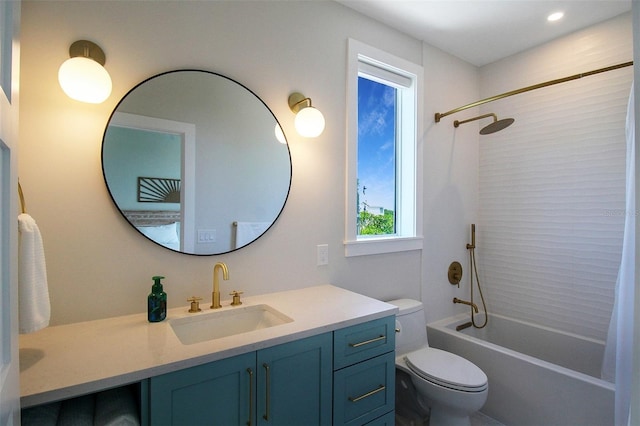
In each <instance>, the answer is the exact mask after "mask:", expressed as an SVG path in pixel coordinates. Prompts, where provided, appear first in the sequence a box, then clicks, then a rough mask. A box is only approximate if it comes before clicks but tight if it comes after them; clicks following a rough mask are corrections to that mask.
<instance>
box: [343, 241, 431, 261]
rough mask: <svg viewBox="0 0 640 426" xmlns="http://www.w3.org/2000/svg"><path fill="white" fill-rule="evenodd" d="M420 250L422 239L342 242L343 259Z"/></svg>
mask: <svg viewBox="0 0 640 426" xmlns="http://www.w3.org/2000/svg"><path fill="white" fill-rule="evenodd" d="M411 250H422V237H406V238H402V237H389V238H376V239H370V240H357V241H353V240H352V241H345V242H344V255H345V257H353V256H368V255H372V254H384V253H396V252H401V251H411Z"/></svg>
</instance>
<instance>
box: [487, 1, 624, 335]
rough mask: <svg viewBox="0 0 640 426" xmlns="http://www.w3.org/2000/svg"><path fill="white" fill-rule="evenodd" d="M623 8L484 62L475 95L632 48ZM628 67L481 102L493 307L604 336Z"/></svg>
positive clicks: (614, 60) (604, 61)
mask: <svg viewBox="0 0 640 426" xmlns="http://www.w3.org/2000/svg"><path fill="white" fill-rule="evenodd" d="M631 31H632V24H631V14H630V13H627V14H624V15H621V16H619V17H616V18H614V19H611V20H608V21H606V22H603V23H601V24H598V25H595V26H593V27H591V28H588V29H586V30H583V31H579V32H576V33H574V34H571V35H568V36H566V37H563V38H561V39H558V40H556V41H554V42H551V43H548V44H546V45H543V46H540V47H538V48H535V49H531V50H529V51H526V52H523V53H520V54H518V55H514V56H512V57H510V58H506V59H504V60H501V61H498V62H496V63H493V64H490V65H487V66H485V67H482V68H481V70H480V83H481V84H480V87H481V91H482V97H489V96H492V95H496V94H499V93H504V92H507V91H510V90H514V89H517V88H519V87H525V86H528V85H532V84H536V83H541V82H544V81H548V80H552V79H558V78H562V77H566V76H570V75H574V74H578V73H583V72H586V71H591V70H595V69H598V68H602V67H607V66H611V65H615V64H619V63H624V62H627V61H630V60H632V55H633V43H632V35H631ZM632 78H633V68H632V67H626V68H623V69H619V70H616V71H611V72H607V73H602V74H598V75H594V76H589V77H584V78H582V79H579V80H574V81H570V82H566V83H562V84H558V85H554V86H552V87H547V88H543V89H538V90H536V91H532V92H527V93H523V94H520V95H516V96H512V97H509V98H506V99H503V100H500V101H496V102H493V103H491V104H486V105H484V106H483V107H482V108H481V109H482V110H483V112H487V113H488V112H495V113H496V114H498V116H499V117H514V118H515V119H516V122H515V124H514V125H513V126H511V127H510V128H508V129H506V130H504V131H502V132H500V133H496V134H494V135H490V136H484V137H482V141H481V148H480V156H479V159H480V160H479V161H480V178H479V182H480V184H479V185H480V200H479V221H480V224H481V227H480V228H479V229H478V264H479V267H480V270H481V271H482V272H481V278H483V284H484V289H485V291H486V292H485V295H486V296H487V299H488V300H489V310H490V312H495V313H501V314H504V315H507V316H510V317H515V318H519V319H522V320H525V321H531V322H534V323H537V324H542V325H545V326H549V327H552V328H555V329H560V330H565V331H568V332H574V333H577V334H580V335H583V336H588V337H592V338H596V339H601V340H603V339H606V333H607V330H608V325H609V320H610V317H611V309H612V305H613V296H614V288H615V283H616V277H617V274H618V268H619V264H620V253H621V247H622V235H623V227H624V218H625V217H624V216H625V215H624V210H625V204H624V203H625V201H624V199H625V190H624V188H625V155H626V139H625V130H624V129H625V120H626V114H627V104H628V98H629V91H630V88H631V81H632Z"/></svg>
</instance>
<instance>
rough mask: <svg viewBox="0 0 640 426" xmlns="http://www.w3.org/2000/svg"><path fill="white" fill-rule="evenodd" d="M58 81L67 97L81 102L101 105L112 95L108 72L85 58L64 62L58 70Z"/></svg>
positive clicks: (77, 57) (75, 58)
mask: <svg viewBox="0 0 640 426" xmlns="http://www.w3.org/2000/svg"><path fill="white" fill-rule="evenodd" d="M58 81H59V82H60V86H61V87H62V90H64V93H66V94H67V96H69V97H70V98H71V99H75V100H77V101H80V102H87V103H91V104H99V103H101V102H104V101H105V100H106V99H107V98H108V97H109V95H110V94H111V77H110V76H109V73H108V72H107V70H106V69H104V67H103V66H102V65H100V64H99V63H98V62H96V61H94V60H93V59H89V58H86V57H83V56H76V57H74V58H70V59H67V60H66V61H64V63H63V64H62V65H61V66H60V69H59V70H58Z"/></svg>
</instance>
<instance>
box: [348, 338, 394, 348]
mask: <svg viewBox="0 0 640 426" xmlns="http://www.w3.org/2000/svg"><path fill="white" fill-rule="evenodd" d="M386 338H387V336H385V335H381V336H380V337H376V338H375V339H371V340H365V341H364V342H360V343H349V346H351V347H352V348H357V347H359V346H364V345H368V344H369V343H374V342H379V341H380V340H384V339H386Z"/></svg>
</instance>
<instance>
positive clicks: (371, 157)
mask: <svg viewBox="0 0 640 426" xmlns="http://www.w3.org/2000/svg"><path fill="white" fill-rule="evenodd" d="M395 107H396V89H394V88H393V87H390V86H387V85H384V84H381V83H377V82H374V81H372V80H368V79H366V78H363V77H360V78H358V180H359V182H360V202H363V201H364V202H366V203H367V204H369V205H371V206H378V207H380V206H381V207H384V208H386V209H389V210H395V206H394V192H395V126H396V113H395ZM363 188H366V190H365V193H364V194H363V193H362V192H363Z"/></svg>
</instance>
